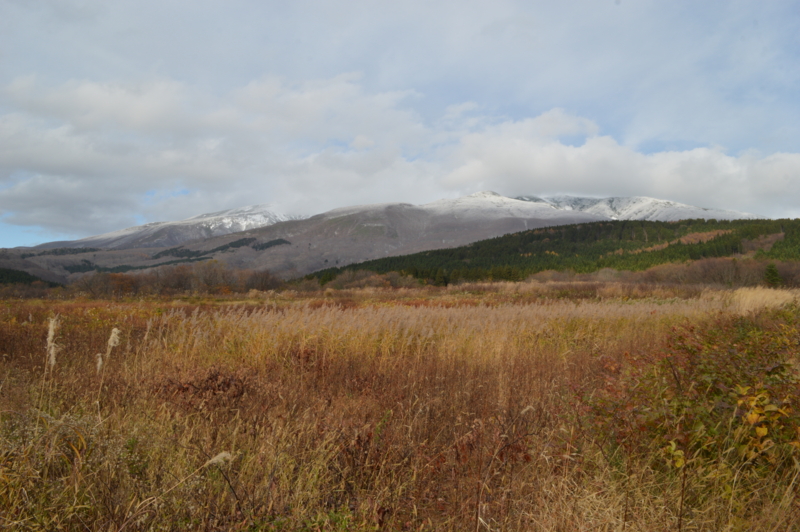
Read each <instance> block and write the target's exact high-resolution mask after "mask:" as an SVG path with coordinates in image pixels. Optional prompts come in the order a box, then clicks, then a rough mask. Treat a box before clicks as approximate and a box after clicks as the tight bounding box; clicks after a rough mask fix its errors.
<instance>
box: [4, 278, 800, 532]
mask: <svg viewBox="0 0 800 532" xmlns="http://www.w3.org/2000/svg"><path fill="white" fill-rule="evenodd" d="M490 288H491V289H490ZM663 290H664V291H663V292H657V291H656V289H655V288H654V289H651V290H649V291H647V292H646V293H644V292H643V293H637V292H635V291H630V290H628V289H627V288H624V287H619V286H618V287H609V286H607V285H591V286H589V284H586V283H584V284H581V285H580V286H571V285H568V284H566V283H564V284H561V285H559V286H557V287H554V286H538V285H537V283H532V284H531V285H529V286H527V285H526V286H520V287H518V289H517V288H514V287H512V286H505V285H503V286H499V287H479V286H477V285H475V286H464V287H460V288H459V287H448V288H447V289H436V290H428V289H407V288H402V289H397V290H395V291H391V292H388V291H381V290H380V289H376V288H374V287H372V288H364V289H357V290H356V289H354V290H342V291H341V292H339V291H336V292H335V293H334V292H331V293H329V294H310V295H308V296H301V295H299V294H295V295H287V294H285V293H284V294H281V295H279V296H277V295H276V296H275V297H273V298H271V299H266V300H264V301H263V302H261V303H259V304H257V305H253V304H242V305H237V304H228V305H220V306H217V305H211V304H208V305H205V306H199V305H187V304H183V303H174V304H169V305H168V304H163V303H158V302H151V303H146V302H140V303H125V304H123V303H113V304H103V303H98V302H94V303H85V302H65V303H61V304H57V305H52V306H48V307H47V308H42V307H38V306H37V305H36V304H35V303H14V304H13V305H7V306H6V307H5V308H4V309H3V310H4V313H3V314H2V315H0V353H2V354H3V357H2V365H1V366H0V368H2V388H0V412H2V414H1V415H2V418H0V422H1V423H2V425H1V427H0V477H1V478H2V480H3V482H0V518H2V519H3V521H2V522H3V524H4V526H7V527H11V528H16V529H20V530H59V529H61V530H77V529H80V530H86V529H88V530H175V529H187V530H189V529H196V530H304V531H309V530H454V531H456V530H458V531H461V530H623V529H628V528H630V529H631V530H635V529H641V530H756V531H759V530H763V531H767V530H792V529H793V528H792V527H795V528H796V527H797V526H798V524H799V523H798V520H797V515H798V509H799V508H798V499H797V488H798V478H797V477H798V471H800V469H798V458H799V457H800V455H799V454H798V449H797V447H798V436H800V435H798V434H797V429H798V426H800V425H798V410H797V409H798V405H796V400H797V399H796V398H797V397H798V388H797V383H798V371H799V370H800V365H798V364H799V363H798V360H797V354H796V353H797V347H798V341H800V340H799V336H798V324H799V323H800V311H798V309H797V308H796V307H794V306H792V305H791V303H790V304H788V305H784V306H774V305H773V308H766V306H764V307H759V309H756V310H755V311H753V312H747V313H744V314H743V313H742V312H740V310H739V307H738V306H736V305H734V304H733V303H732V301H733V299H732V298H733V297H734V296H731V295H727V294H728V293H727V292H724V293H723V292H719V293H718V292H713V293H699V292H697V293H693V294H688V293H687V294H682V295H681V297H676V294H675V293H672V292H669V289H666V288H665V289H663ZM737 297H738V296H737ZM56 313H57V314H58V315H59V316H60V317H59V318H58V321H57V322H55V323H56V324H57V325H53V323H54V322H53V321H48V320H50V319H51V318H52V319H54V317H55V315H56ZM51 330H52V334H51V332H50V331H51ZM56 342H57V343H58V345H60V346H61V350H60V351H59V352H58V364H56V365H55V366H54V367H51V366H50V365H49V348H50V345H51V343H52V345H56ZM42 345H45V346H46V351H47V355H48V358H45V359H43V358H42V357H41V346H42ZM112 349H113V353H114V355H113V357H112V356H111V353H112ZM94 353H100V355H93V354H94ZM45 369H47V372H48V373H47V375H46V379H47V383H46V384H47V386H43V385H42V383H43V382H44V381H43V377H42V375H44V371H45ZM42 395H43V396H44V398H45V400H43V401H38V398H39V397H40V396H42ZM101 398H102V401H101V400H100V399H101ZM37 401H38V402H37ZM43 405H46V406H43Z"/></svg>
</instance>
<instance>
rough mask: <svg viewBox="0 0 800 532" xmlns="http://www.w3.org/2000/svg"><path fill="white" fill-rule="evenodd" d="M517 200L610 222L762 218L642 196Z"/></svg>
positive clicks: (521, 197) (523, 197)
mask: <svg viewBox="0 0 800 532" xmlns="http://www.w3.org/2000/svg"><path fill="white" fill-rule="evenodd" d="M518 199H520V200H523V201H529V202H533V203H539V204H541V203H544V204H548V205H551V206H553V207H554V208H556V209H560V210H568V211H580V212H586V213H591V214H596V215H599V216H605V217H607V218H610V219H612V220H646V221H652V222H655V221H660V222H674V221H677V220H687V219H695V218H702V219H705V220H710V219H716V220H743V219H756V218H763V216H758V215H755V214H750V213H746V212H737V211H728V210H722V209H706V208H703V207H695V206H693V205H686V204H683V203H678V202H675V201H668V200H660V199H656V198H648V197H646V196H632V197H614V198H585V197H577V196H552V197H546V198H540V197H537V196H519V197H518Z"/></svg>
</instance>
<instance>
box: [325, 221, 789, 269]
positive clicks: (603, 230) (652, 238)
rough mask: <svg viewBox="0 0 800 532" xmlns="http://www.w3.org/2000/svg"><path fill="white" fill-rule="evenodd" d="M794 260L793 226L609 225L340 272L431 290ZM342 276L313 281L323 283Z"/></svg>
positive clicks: (540, 232) (533, 234) (537, 233)
mask: <svg viewBox="0 0 800 532" xmlns="http://www.w3.org/2000/svg"><path fill="white" fill-rule="evenodd" d="M748 255H749V256H760V257H764V258H772V259H776V260H800V220H731V221H725V220H723V221H717V220H710V221H706V220H687V221H682V222H677V223H676V222H648V221H638V220H637V221H609V222H593V223H586V224H572V225H565V226H560V227H550V228H542V229H534V230H529V231H522V232H519V233H515V234H510V235H505V236H501V237H497V238H492V239H488V240H482V241H480V242H475V243H472V244H469V245H467V246H461V247H456V248H451V249H439V250H431V251H425V252H421V253H415V254H411V255H402V256H396V257H387V258H382V259H376V260H371V261H365V262H362V263H359V264H353V265H350V266H348V267H347V269H358V270H370V271H373V272H376V273H387V272H391V271H396V272H401V273H404V274H408V275H412V276H414V277H417V278H419V279H427V280H430V281H433V282H455V281H458V280H483V279H495V280H497V279H506V280H520V279H524V278H525V277H527V276H528V275H531V274H534V273H537V272H540V271H544V270H558V271H564V270H572V271H575V272H578V273H589V272H593V271H598V270H600V269H603V268H613V269H617V270H644V269H647V268H650V267H652V266H656V265H659V264H664V263H670V262H684V261H690V260H697V259H702V258H710V257H732V256H748ZM344 269H345V268H328V269H325V270H321V271H318V272H315V273H314V274H312V276H311V277H314V278H317V279H320V280H322V281H323V282H325V281H327V280H329V279H332V278H334V277H335V276H336V275H338V274H339V273H341V272H342V271H344Z"/></svg>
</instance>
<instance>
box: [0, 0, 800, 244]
mask: <svg viewBox="0 0 800 532" xmlns="http://www.w3.org/2000/svg"><path fill="white" fill-rule="evenodd" d="M799 66H800V9H798V5H797V2H796V1H784V0H770V1H768V2H754V1H737V0H726V1H716V0H707V1H703V2H696V1H686V0H671V1H669V2H664V1H655V0H653V1H649V0H580V1H578V0H561V1H558V2H555V1H539V0H525V1H512V0H492V1H491V2H487V1H480V2H478V1H472V0H457V1H455V0H454V1H449V0H425V1H417V0H404V1H403V2H397V1H382V0H347V1H344V0H338V1H333V0H318V1H308V0H294V1H292V2H286V1H272V0H192V1H189V0H157V1H153V0H114V1H113V2H109V1H108V0H0V247H14V246H26V245H35V244H39V243H42V242H48V241H53V240H65V239H74V238H80V237H85V236H89V235H95V234H100V233H104V232H108V231H113V230H117V229H121V228H124V227H130V226H134V225H139V224H142V223H146V222H153V221H165V220H178V219H184V218H187V217H190V216H193V215H197V214H201V213H207V212H214V211H219V210H223V209H229V208H235V207H241V206H245V205H253V204H263V203H271V204H273V205H274V206H275V210H277V211H279V212H283V213H287V214H316V213H320V212H324V211H326V210H329V209H332V208H336V207H344V206H349V205H356V204H365V203H385V202H408V203H413V204H422V203H427V202H430V201H434V200H437V199H441V198H455V197H459V196H462V195H466V194H471V193H474V192H478V191H482V190H492V191H495V192H497V193H500V194H503V195H507V196H515V195H554V194H572V195H584V196H596V197H606V196H651V197H656V198H661V199H668V200H673V201H679V202H682V203H688V204H692V205H697V206H702V207H714V208H723V209H731V210H738V211H744V212H751V213H757V214H760V215H763V216H767V217H792V218H794V217H800V68H799Z"/></svg>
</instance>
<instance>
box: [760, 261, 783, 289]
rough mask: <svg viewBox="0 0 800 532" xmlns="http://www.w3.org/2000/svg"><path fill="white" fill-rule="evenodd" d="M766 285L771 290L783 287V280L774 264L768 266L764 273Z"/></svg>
mask: <svg viewBox="0 0 800 532" xmlns="http://www.w3.org/2000/svg"><path fill="white" fill-rule="evenodd" d="M764 283H765V284H766V285H767V286H769V287H770V288H777V287H779V286H782V285H783V278H782V277H781V274H780V273H778V268H776V267H775V265H774V264H770V265H768V266H767V269H766V270H765V271H764Z"/></svg>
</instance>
